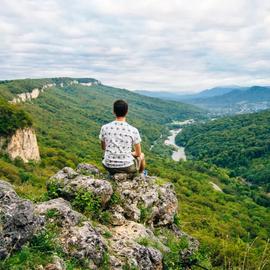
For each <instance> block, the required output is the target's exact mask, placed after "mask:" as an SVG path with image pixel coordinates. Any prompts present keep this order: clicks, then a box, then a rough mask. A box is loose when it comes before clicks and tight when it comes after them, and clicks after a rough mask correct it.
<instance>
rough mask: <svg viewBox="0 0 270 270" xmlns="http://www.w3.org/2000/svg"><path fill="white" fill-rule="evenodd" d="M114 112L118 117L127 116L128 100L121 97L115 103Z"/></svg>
mask: <svg viewBox="0 0 270 270" xmlns="http://www.w3.org/2000/svg"><path fill="white" fill-rule="evenodd" d="M113 112H114V113H115V115H116V117H125V116H126V114H127V112H128V104H127V102H126V101H124V100H122V99H119V100H116V101H115V102H114V104H113Z"/></svg>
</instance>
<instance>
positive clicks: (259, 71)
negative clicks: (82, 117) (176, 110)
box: [0, 0, 270, 91]
mask: <svg viewBox="0 0 270 270" xmlns="http://www.w3.org/2000/svg"><path fill="white" fill-rule="evenodd" d="M269 22H270V2H269V1H266V0H254V1H246V0H234V1H233V0H227V1H223V0H204V1H201V0H190V1H188V2H187V1H182V0H168V1H161V0H136V1H126V0H92V1H89V0H79V1H71V0H47V1H41V0H21V1H15V0H2V1H1V11H0V34H1V43H0V63H1V64H0V79H13V78H23V77H48V76H53V77H55V76H74V77H75V76H76V77H80V76H82V77H84V76H89V77H96V78H97V79H99V80H101V81H102V82H103V83H106V84H109V85H115V86H119V87H124V88H128V89H150V90H171V91H196V90H200V89H204V88H209V87H213V86H217V85H226V84H239V85H252V84H270V77H269V71H270V70H269V69H270V66H269V64H268V62H269V61H268V60H269V57H270V47H269V41H270V29H269Z"/></svg>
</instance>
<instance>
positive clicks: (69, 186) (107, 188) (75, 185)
mask: <svg viewBox="0 0 270 270" xmlns="http://www.w3.org/2000/svg"><path fill="white" fill-rule="evenodd" d="M47 188H48V189H49V190H53V191H54V192H56V193H57V194H58V195H59V196H62V197H63V198H65V199H67V200H71V199H72V198H75V197H76V195H77V194H78V192H81V191H84V192H90V193H92V194H93V195H94V196H96V197H98V198H99V200H100V202H101V205H102V206H103V207H104V206H105V205H106V203H107V202H108V201H109V200H110V198H111V196H112V193H113V189H112V186H111V184H110V183H109V182H108V181H106V180H104V179H95V178H93V177H92V176H85V175H81V174H78V173H77V172H76V171H74V170H73V169H71V168H69V167H65V168H64V169H62V170H61V171H59V172H58V173H56V174H55V175H54V176H52V177H51V178H50V179H49V181H48V182H47Z"/></svg>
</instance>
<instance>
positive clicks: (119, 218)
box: [0, 164, 199, 270]
mask: <svg viewBox="0 0 270 270" xmlns="http://www.w3.org/2000/svg"><path fill="white" fill-rule="evenodd" d="M47 189H48V193H47V201H43V202H39V203H37V204H34V203H32V202H30V201H28V200H24V199H21V198H19V196H18V195H17V194H16V192H15V191H14V189H13V187H12V186H11V185H10V184H9V183H7V182H4V181H1V180H0V212H1V213H2V217H3V218H2V219H0V228H2V229H1V230H0V260H1V259H5V258H7V257H8V256H10V255H11V253H13V252H14V251H16V250H17V251H18V250H20V249H22V248H23V246H24V245H27V243H29V242H30V246H31V245H34V242H33V240H32V239H33V238H34V239H41V238H40V236H38V235H41V236H42V237H45V238H42V239H46V249H45V250H43V252H46V251H49V250H47V249H48V248H50V249H51V250H50V252H51V253H54V256H53V257H51V258H50V261H49V264H48V262H47V263H46V264H43V265H40V266H39V269H45V270H49V269H59V270H64V269H67V265H66V262H68V261H69V260H70V259H74V258H76V260H77V262H78V264H79V265H80V267H82V268H78V269H84V270H86V269H92V270H93V269H111V270H121V269H137V270H162V269H190V267H191V266H192V265H193V264H194V263H196V261H194V256H196V252H197V250H198V246H199V243H198V241H197V240H196V239H194V238H192V237H190V236H189V235H187V234H186V233H184V232H182V231H181V230H180V229H179V227H178V226H177V225H176V224H175V220H174V219H175V215H176V213H177V211H178V207H177V206H178V201H177V197H176V194H175V191H174V187H173V185H172V184H171V183H165V184H160V183H159V181H158V178H156V177H149V176H140V175H139V176H135V177H134V176H129V175H126V174H117V175H115V176H114V177H113V178H110V179H109V178H108V177H106V176H105V175H102V174H101V173H100V172H99V171H98V169H97V168H96V167H95V166H93V165H91V164H79V166H78V167H77V169H76V170H73V169H72V168H68V167H66V168H64V169H63V170H61V171H59V172H58V173H57V174H55V175H54V176H52V177H51V178H50V179H49V180H48V182H47ZM22 217H23V218H22ZM1 223H2V224H1ZM18 239H19V240H18ZM49 241H50V242H49ZM37 243H38V245H41V244H42V245H43V240H42V242H40V241H38V242H37ZM172 243H173V245H172ZM175 249H177V250H175ZM180 267H181V268H180ZM70 269H71V268H70ZM72 269H73V268H72ZM76 269H77V268H76Z"/></svg>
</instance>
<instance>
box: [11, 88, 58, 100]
mask: <svg viewBox="0 0 270 270" xmlns="http://www.w3.org/2000/svg"><path fill="white" fill-rule="evenodd" d="M53 86H56V84H55V83H48V84H45V85H43V86H42V87H41V88H40V89H39V88H34V89H33V90H32V91H31V92H25V93H21V94H18V95H17V97H15V98H14V99H13V100H12V101H10V103H15V104H16V103H20V102H25V101H30V100H32V99H36V98H38V97H39V95H40V93H42V92H44V91H45V90H46V89H48V88H51V87H53Z"/></svg>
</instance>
